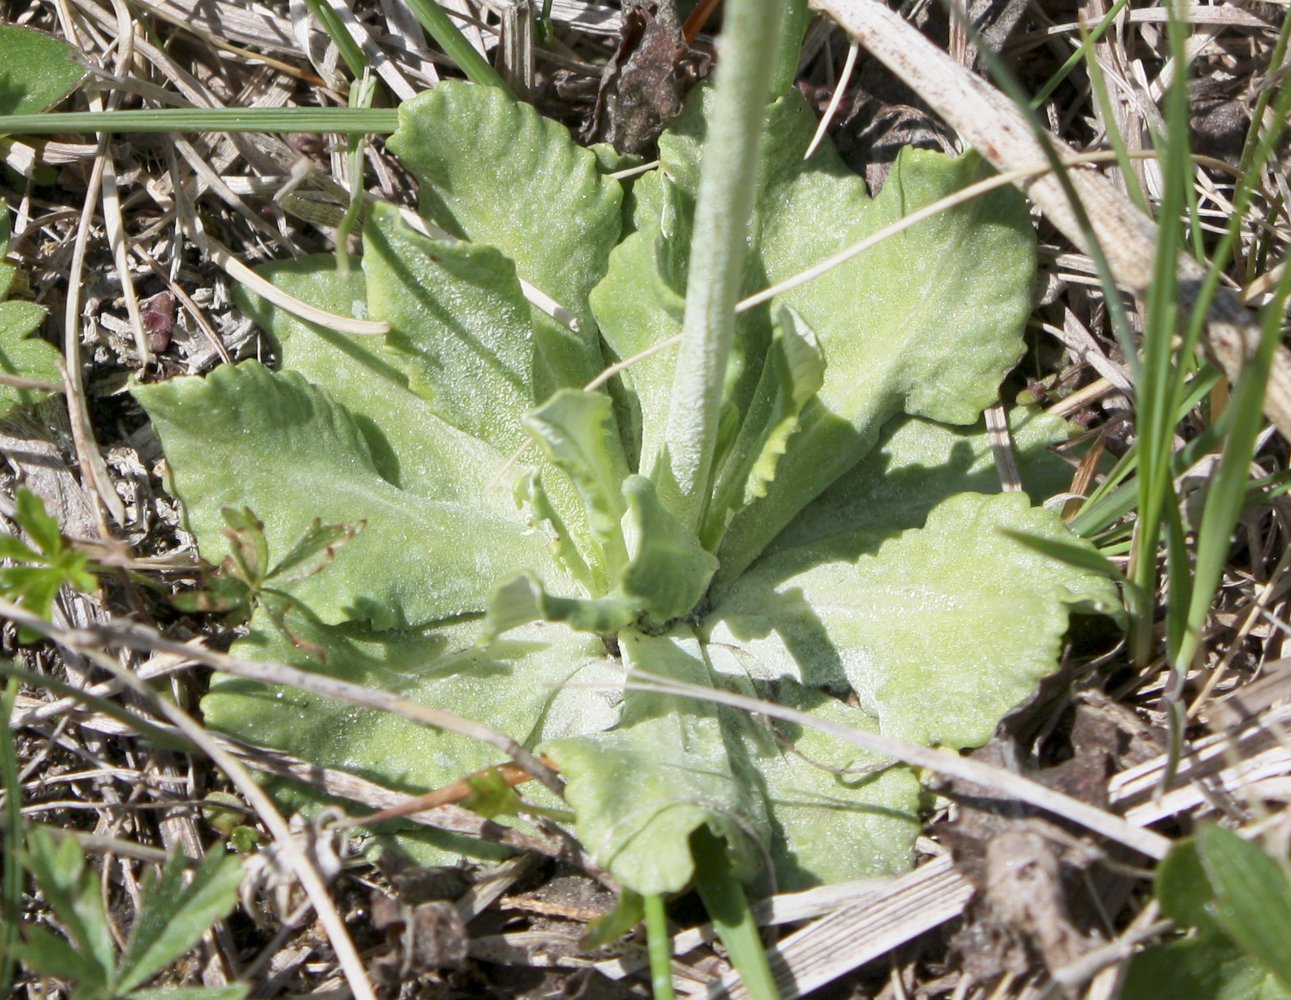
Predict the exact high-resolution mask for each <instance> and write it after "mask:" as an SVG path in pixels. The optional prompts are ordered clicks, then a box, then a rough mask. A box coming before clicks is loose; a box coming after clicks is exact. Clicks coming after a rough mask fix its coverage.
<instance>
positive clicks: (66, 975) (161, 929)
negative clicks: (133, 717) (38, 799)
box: [13, 827, 248, 1000]
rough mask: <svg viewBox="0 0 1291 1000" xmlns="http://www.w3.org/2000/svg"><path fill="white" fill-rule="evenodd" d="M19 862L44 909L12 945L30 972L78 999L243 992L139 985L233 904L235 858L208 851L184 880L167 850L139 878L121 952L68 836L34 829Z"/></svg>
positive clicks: (189, 999)
mask: <svg viewBox="0 0 1291 1000" xmlns="http://www.w3.org/2000/svg"><path fill="white" fill-rule="evenodd" d="M23 864H24V866H25V867H26V869H27V870H28V871H29V872H30V873H31V875H32V877H33V878H34V879H35V881H36V885H37V886H38V888H39V889H40V893H41V896H42V897H43V898H44V900H45V902H46V903H47V904H48V905H49V909H50V911H51V914H50V916H51V920H50V923H49V924H46V923H43V922H42V923H31V924H29V925H27V926H25V927H23V928H22V936H21V940H20V941H19V942H18V943H17V944H15V945H14V946H13V950H14V952H15V954H16V955H17V957H18V960H19V961H20V962H21V963H22V964H23V965H24V966H25V967H26V969H27V970H28V971H29V972H31V973H32V974H34V975H37V976H41V977H44V978H46V979H50V980H54V981H57V982H60V983H64V984H66V985H67V987H68V988H69V989H70V990H71V995H72V996H75V997H76V998H77V1000H127V998H129V1000H154V998H158V1000H159V998H162V997H165V998H168V1000H241V998H242V997H245V996H246V995H247V992H248V987H246V986H243V985H237V984H234V985H231V986H223V987H211V988H206V987H174V988H170V989H161V988H151V989H150V988H146V987H147V984H148V983H149V982H150V981H153V980H155V979H156V978H157V977H158V976H159V975H160V974H161V973H163V972H164V971H165V970H166V968H167V967H169V966H170V965H171V964H172V963H174V962H175V961H176V960H177V959H179V958H181V957H183V956H184V954H185V953H187V952H188V950H189V949H190V948H192V947H193V945H194V944H196V943H197V941H198V939H199V938H201V936H202V935H203V934H205V933H206V931H207V930H208V929H209V928H210V926H211V925H212V924H213V923H214V922H215V921H217V920H221V919H223V918H224V917H225V916H227V915H228V914H229V912H230V911H231V910H232V909H233V907H234V906H235V905H236V904H237V889H238V884H239V882H240V881H241V877H242V866H241V863H240V862H239V861H238V859H237V858H236V857H233V856H230V855H224V854H219V853H211V854H208V855H207V856H206V859H205V860H204V861H203V862H202V864H201V865H200V866H199V867H198V868H197V869H196V871H194V872H193V875H192V878H191V880H190V879H188V878H187V877H186V876H185V864H184V859H183V858H182V857H181V856H180V855H178V854H175V855H172V856H171V857H170V858H169V859H168V860H167V861H166V864H165V865H164V866H163V867H162V870H161V874H160V876H155V875H150V876H149V877H148V878H146V879H145V881H144V885H143V891H142V898H143V900H144V903H143V907H142V909H141V910H140V911H139V914H138V916H136V917H135V921H134V924H133V926H132V927H131V928H130V937H129V940H128V941H127V942H126V946H125V950H124V951H121V952H120V953H118V951H117V948H116V945H115V943H114V942H113V938H112V932H111V930H110V928H109V927H108V915H107V912H106V911H105V910H104V908H103V898H102V895H101V893H100V888H101V887H100V883H99V877H98V875H97V873H96V872H95V871H94V870H93V869H92V868H90V867H89V866H88V865H87V864H86V862H85V855H84V854H83V853H82V851H81V847H80V845H79V844H78V843H77V842H76V840H75V839H74V838H73V837H63V838H61V841H60V840H56V839H55V838H54V836H53V835H52V834H50V833H49V832H47V831H45V830H42V829H40V828H39V827H36V828H33V829H32V830H30V831H29V832H28V834H27V846H26V849H25V851H23ZM51 924H52V925H53V926H52V927H51V926H50V925H51ZM55 928H56V929H55Z"/></svg>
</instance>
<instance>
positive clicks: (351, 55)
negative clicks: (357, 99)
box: [305, 0, 368, 79]
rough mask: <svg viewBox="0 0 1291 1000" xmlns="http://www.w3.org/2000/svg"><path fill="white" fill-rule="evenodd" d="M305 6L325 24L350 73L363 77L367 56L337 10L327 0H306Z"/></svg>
mask: <svg viewBox="0 0 1291 1000" xmlns="http://www.w3.org/2000/svg"><path fill="white" fill-rule="evenodd" d="M305 6H306V7H308V8H309V12H310V13H311V14H313V15H314V17H315V18H316V19H317V20H318V23H319V24H321V25H322V26H323V30H324V31H325V32H327V37H328V38H330V39H331V40H332V41H333V42H334V43H335V45H336V48H337V50H338V51H339V52H340V53H341V58H342V59H344V60H345V65H346V66H348V67H349V70H350V75H351V76H353V77H354V78H355V79H358V78H359V77H361V76H362V75H363V70H364V69H366V68H367V65H368V59H367V56H365V55H364V54H363V50H362V49H361V48H359V43H358V42H356V41H355V40H354V36H353V35H351V34H350V33H349V31H348V30H346V27H345V25H344V24H342V23H341V19H340V18H339V17H338V16H337V14H336V11H335V10H333V9H332V7H331V5H330V4H328V3H326V2H325V0H305Z"/></svg>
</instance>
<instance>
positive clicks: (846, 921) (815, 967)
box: [707, 857, 973, 1000]
mask: <svg viewBox="0 0 1291 1000" xmlns="http://www.w3.org/2000/svg"><path fill="white" fill-rule="evenodd" d="M972 895H973V887H972V886H971V885H969V884H968V882H966V881H965V880H964V879H963V877H962V876H960V875H959V874H958V873H957V872H956V871H955V868H954V865H953V864H952V863H951V860H950V858H949V857H942V858H938V859H937V860H935V861H932V862H930V863H929V864H926V865H924V866H923V867H922V868H919V869H917V870H915V871H913V872H911V873H910V874H909V875H905V876H903V877H902V878H899V879H897V880H896V881H895V882H893V883H892V885H890V886H888V887H887V888H885V889H882V890H880V891H879V892H876V893H874V894H873V895H870V896H864V897H862V898H861V899H859V900H857V901H856V902H854V903H852V904H851V905H850V906H847V907H844V908H843V909H841V910H838V911H837V912H835V913H831V914H830V915H829V916H827V917H823V918H822V919H820V920H818V921H816V922H815V923H813V924H811V925H809V926H808V927H805V928H803V929H802V930H800V931H798V932H796V933H794V934H791V935H789V937H787V938H785V939H784V940H783V941H781V942H780V943H779V944H778V945H777V946H776V947H775V948H774V949H773V950H772V951H770V952H769V953H768V956H767V957H768V958H769V959H770V961H771V971H772V973H773V974H774V975H775V978H776V985H777V986H778V987H779V988H780V996H781V997H782V998H783V1000H792V998H794V997H800V996H805V995H806V994H808V993H810V992H811V991H812V990H814V989H816V988H818V987H820V986H824V985H825V984H826V983H831V982H833V981H834V980H835V979H837V978H838V977H839V976H842V975H844V974H846V973H848V972H850V971H851V970H852V969H855V968H858V967H859V966H861V965H864V964H865V963H867V962H870V961H873V960H874V959H876V958H879V957H880V956H882V955H886V954H887V953H888V952H889V951H891V950H892V949H894V948H896V947H899V946H900V945H902V944H904V943H906V942H907V941H910V940H913V939H914V938H916V937H918V936H919V935H920V934H923V933H924V932H926V931H929V930H931V929H932V928H934V927H937V926H939V925H940V924H944V923H945V922H946V921H947V920H952V919H954V918H955V917H957V916H959V914H960V913H962V912H963V909H964V907H965V906H966V905H967V903H968V901H969V899H970V898H972ZM707 996H708V997H711V998H716V997H727V996H729V997H732V998H742V997H747V996H748V993H747V992H746V991H745V990H744V989H743V987H741V986H740V984H739V977H738V976H735V975H733V974H732V975H730V976H727V977H726V978H724V979H723V980H722V982H721V983H720V984H718V985H717V986H714V987H713V988H712V989H711V990H710V991H709V992H708V994H707Z"/></svg>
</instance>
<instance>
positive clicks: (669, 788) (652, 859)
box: [546, 629, 919, 894]
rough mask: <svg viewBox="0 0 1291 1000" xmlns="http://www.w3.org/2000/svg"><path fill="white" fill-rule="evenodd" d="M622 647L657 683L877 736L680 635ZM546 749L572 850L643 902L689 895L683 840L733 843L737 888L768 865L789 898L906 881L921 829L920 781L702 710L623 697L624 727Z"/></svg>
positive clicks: (624, 640) (678, 702) (693, 704)
mask: <svg viewBox="0 0 1291 1000" xmlns="http://www.w3.org/2000/svg"><path fill="white" fill-rule="evenodd" d="M619 642H620V647H621V650H622V654H623V657H624V660H625V662H626V663H627V664H628V665H629V666H630V667H633V668H635V669H639V670H642V671H645V672H648V673H649V674H652V675H656V676H664V677H668V678H672V679H675V680H683V681H687V682H690V683H695V684H701V685H705V686H712V685H714V684H717V685H720V686H722V687H728V688H733V689H735V690H737V691H739V692H740V693H743V694H757V695H761V696H763V697H769V698H771V700H773V701H776V702H779V703H782V704H788V705H791V706H794V707H798V708H801V709H803V710H805V711H811V712H813V713H815V714H821V715H823V716H825V717H827V718H831V719H834V720H835V721H839V722H843V723H844V724H847V725H853V726H861V727H864V728H873V727H874V725H875V723H874V722H873V720H868V719H866V718H865V716H864V715H863V714H862V713H861V712H858V711H857V710H855V709H851V708H848V707H847V706H846V705H844V704H843V703H842V702H840V701H838V700H837V699H835V698H832V697H829V696H827V695H824V694H822V693H820V692H813V691H806V690H804V689H802V688H800V687H798V686H797V685H793V684H783V683H781V684H776V685H759V686H758V687H756V688H755V687H754V686H752V685H751V684H750V681H749V678H748V677H747V675H746V674H745V672H744V668H743V666H742V663H741V661H742V659H743V657H742V655H741V654H740V653H739V651H738V650H733V649H730V648H722V647H719V646H714V645H711V644H710V645H709V646H708V647H707V649H702V648H701V646H700V644H698V643H697V642H695V640H694V638H693V637H692V636H691V634H690V633H689V632H687V631H686V630H684V629H679V630H676V631H674V632H673V633H671V634H669V635H666V636H659V637H656V636H649V635H643V634H641V633H638V632H635V631H625V632H621V633H620V634H619ZM709 656H712V657H713V660H712V662H711V664H710V663H709V662H708V661H707V657H709ZM546 752H547V753H548V754H549V755H550V756H552V758H553V759H555V760H556V761H557V762H558V763H559V764H560V766H561V770H562V773H563V774H564V777H565V779H566V798H567V799H568V800H569V802H570V803H571V804H572V805H573V806H574V807H575V809H576V811H577V815H578V819H577V831H578V834H579V838H580V840H581V841H582V842H583V844H584V845H585V846H587V847H588V848H589V850H591V851H592V852H593V854H594V856H595V857H596V858H597V859H598V860H599V861H600V862H601V863H602V864H605V865H606V866H607V867H609V868H610V870H611V871H612V872H613V873H614V875H615V877H616V878H618V879H620V880H621V881H622V882H623V883H624V884H625V885H627V886H629V887H630V888H631V889H633V890H634V891H636V892H641V893H644V894H650V893H658V892H673V891H677V890H679V889H680V888H682V887H683V886H685V884H686V883H687V881H688V880H689V877H690V874H691V872H692V871H693V859H692V857H691V854H690V835H691V833H692V832H694V831H695V830H696V829H698V828H699V827H700V826H705V825H706V826H708V827H709V828H710V829H711V830H712V831H713V832H714V833H715V834H717V835H718V836H721V837H723V838H725V839H726V840H727V841H728V842H729V843H730V844H731V845H732V849H733V851H734V855H735V859H736V863H737V867H738V868H739V870H740V873H741V877H742V878H744V879H745V880H756V878H755V876H756V873H758V872H763V871H765V866H766V865H767V864H768V863H770V864H773V865H774V868H775V880H774V884H775V885H776V886H778V887H779V888H780V889H786V890H788V889H800V888H806V887H807V886H811V885H817V884H819V883H821V882H827V881H835V880H842V879H850V878H861V877H865V876H871V875H883V874H890V873H894V872H900V871H904V870H906V869H907V868H908V866H909V863H910V856H911V851H912V849H913V845H914V838H915V836H916V834H917V833H918V830H919V823H918V818H917V816H918V807H919V783H918V781H917V779H916V778H915V777H914V775H913V774H912V773H911V772H910V771H909V769H907V768H901V767H896V768H886V769H879V770H874V771H870V770H868V768H869V767H870V766H871V765H874V764H879V763H883V762H879V761H877V760H875V759H874V758H872V757H865V756H864V755H859V754H857V752H856V751H855V750H853V749H851V748H848V747H845V746H841V745H839V744H838V743H837V742H836V741H832V740H830V739H828V738H827V737H824V736H821V735H820V734H819V733H817V732H815V731H809V730H799V729H798V728H797V727H793V726H778V728H777V729H776V730H775V731H772V730H771V729H769V728H768V727H767V726H766V724H765V723H763V722H761V721H758V720H755V719H753V718H750V717H749V716H748V715H747V714H744V713H741V712H736V711H733V710H730V709H726V708H719V707H717V706H715V705H713V704H711V703H709V702H705V701H701V700H699V699H691V698H684V697H673V696H665V695H659V694H654V693H647V692H640V691H628V692H627V693H626V696H625V703H624V714H623V720H622V722H621V724H620V725H619V727H618V728H616V729H614V730H613V731H611V732H607V733H600V734H597V735H594V736H588V737H583V738H575V739H567V740H561V741H558V742H555V743H551V744H548V745H547V747H546ZM771 884H772V883H771V882H765V883H764V885H766V886H769V885H771Z"/></svg>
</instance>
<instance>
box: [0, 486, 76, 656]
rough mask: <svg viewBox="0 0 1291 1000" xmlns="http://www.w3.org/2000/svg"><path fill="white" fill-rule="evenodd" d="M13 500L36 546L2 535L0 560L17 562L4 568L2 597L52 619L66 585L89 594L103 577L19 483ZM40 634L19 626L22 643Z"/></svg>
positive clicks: (0, 585) (0, 578)
mask: <svg viewBox="0 0 1291 1000" xmlns="http://www.w3.org/2000/svg"><path fill="white" fill-rule="evenodd" d="M15 499H16V510H15V512H14V522H15V523H16V524H17V525H18V527H19V528H21V529H22V530H23V531H24V532H25V533H26V535H27V537H28V538H30V539H31V541H32V545H34V546H35V548H32V547H31V545H28V544H27V543H26V542H24V541H22V540H21V539H19V538H15V537H13V536H12V535H0V559H9V560H12V561H13V562H16V563H18V565H16V566H3V567H0V596H3V597H4V599H5V600H7V601H12V602H13V603H15V604H18V605H21V606H22V607H24V608H26V609H27V610H28V611H30V612H31V613H32V614H35V615H39V616H40V617H41V618H44V619H45V620H49V617H50V614H51V613H52V611H53V607H54V598H55V597H57V596H58V592H59V590H61V589H62V588H63V586H64V585H67V586H70V587H73V588H74V589H76V590H79V591H81V592H82V593H86V594H91V593H93V592H94V591H96V590H97V589H98V586H99V580H98V577H97V576H96V575H95V572H94V570H93V569H92V568H91V562H90V558H89V556H87V555H86V554H85V553H83V552H78V551H77V550H76V549H73V548H71V547H70V546H69V545H68V544H67V539H65V538H64V537H63V533H62V531H60V530H59V527H58V519H57V518H54V517H51V516H50V515H49V513H48V512H47V511H46V510H45V505H44V504H43V503H42V502H41V500H40V498H39V497H38V496H36V494H34V493H32V492H31V490H29V489H27V487H25V486H20V487H18V492H17V496H16V498H15ZM39 638H40V635H39V634H38V633H36V632H33V631H32V630H31V629H28V628H22V629H19V632H18V639H19V641H20V642H35V641H36V640H37V639H39Z"/></svg>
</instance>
